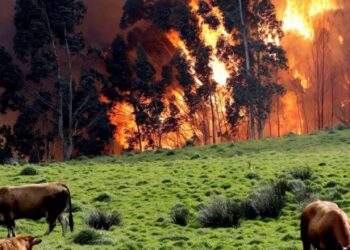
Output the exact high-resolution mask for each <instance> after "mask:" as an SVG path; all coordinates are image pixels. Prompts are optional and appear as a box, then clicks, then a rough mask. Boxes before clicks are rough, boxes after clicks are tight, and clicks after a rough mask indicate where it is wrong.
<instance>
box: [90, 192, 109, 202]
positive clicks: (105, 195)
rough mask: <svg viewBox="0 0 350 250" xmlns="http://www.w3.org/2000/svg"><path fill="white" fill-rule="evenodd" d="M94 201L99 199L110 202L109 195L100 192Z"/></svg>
mask: <svg viewBox="0 0 350 250" xmlns="http://www.w3.org/2000/svg"><path fill="white" fill-rule="evenodd" d="M94 201H100V202H110V201H111V196H110V195H109V194H107V193H102V194H100V195H98V196H97V197H96V198H95V199H94Z"/></svg>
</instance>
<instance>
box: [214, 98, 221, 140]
mask: <svg viewBox="0 0 350 250" xmlns="http://www.w3.org/2000/svg"><path fill="white" fill-rule="evenodd" d="M214 104H215V110H216V117H217V120H218V128H219V135H220V142H222V139H223V137H222V136H223V133H222V124H221V120H220V113H219V105H218V101H217V99H216V94H215V93H214Z"/></svg>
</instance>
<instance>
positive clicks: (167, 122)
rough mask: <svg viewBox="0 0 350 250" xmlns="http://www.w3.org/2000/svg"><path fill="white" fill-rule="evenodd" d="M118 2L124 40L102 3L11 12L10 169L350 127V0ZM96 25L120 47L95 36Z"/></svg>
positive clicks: (0, 133)
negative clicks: (102, 16) (104, 18)
mask: <svg viewBox="0 0 350 250" xmlns="http://www.w3.org/2000/svg"><path fill="white" fill-rule="evenodd" d="M117 2H118V3H114V4H106V5H104V6H103V7H104V8H105V9H106V10H107V9H108V8H110V9H111V10H113V11H114V10H115V13H117V12H118V11H119V12H120V11H121V14H120V18H119V19H118V18H117V14H116V16H113V15H111V16H108V18H110V19H116V21H117V22H118V27H117V29H116V28H115V27H114V29H113V30H108V29H104V28H103V27H104V23H99V22H97V21H95V20H97V17H98V16H97V15H96V13H97V12H101V11H102V12H103V9H101V10H99V11H97V10H95V9H96V8H98V5H96V3H95V4H94V3H93V1H85V2H84V1H79V0H64V1H60V2H59V3H58V2H56V1H45V0H42V1H31V0H17V1H11V3H12V5H11V4H10V3H9V2H8V3H6V1H5V2H4V5H9V6H7V8H11V10H12V11H13V16H10V17H8V18H7V19H6V20H5V21H6V22H5V21H4V22H3V23H4V24H5V23H6V24H8V25H9V26H10V27H13V37H10V38H7V39H4V44H1V43H2V40H0V113H1V119H0V125H1V127H0V163H11V161H16V160H21V161H26V162H33V163H34V162H41V161H49V160H65V161H66V160H70V159H72V158H77V157H80V156H88V157H93V156H98V155H112V154H120V153H125V152H128V151H133V152H142V151H148V150H160V149H162V148H168V149H174V148H179V147H183V146H192V145H197V146H201V145H208V144H217V143H222V142H230V141H241V140H258V139H262V138H265V137H274V136H277V137H279V136H283V135H286V134H290V133H295V134H303V133H310V132H313V131H315V130H322V129H326V128H332V127H334V126H336V125H337V124H340V123H342V124H348V123H349V122H350V102H349V100H350V99H349V96H350V92H349V84H350V76H349V69H350V67H349V62H348V60H347V55H348V54H349V51H348V48H347V46H346V44H347V41H348V39H349V38H348V37H347V34H348V32H347V30H346V27H345V26H344V25H343V24H345V23H347V21H348V20H347V19H348V16H349V15H347V13H348V10H349V3H347V2H346V1H326V3H323V2H322V1H318V2H317V1H311V2H308V3H303V4H299V5H298V4H297V1H295V0H288V1H284V2H285V3H282V1H277V0H275V1H271V0H264V1H247V0H191V1H186V0H181V1H176V0H152V1H145V0H127V1H120V2H119V1H117ZM109 5H110V6H109ZM5 7H6V6H5ZM90 7H91V8H90ZM90 11H91V12H92V13H93V14H90V16H89V13H90ZM112 13H113V12H112ZM94 15H96V16H94ZM96 23H97V24H98V25H97V28H95V29H96V30H97V29H101V30H103V31H101V32H102V33H108V34H109V37H113V39H112V40H111V41H107V40H108V39H106V40H104V38H103V36H102V35H101V34H100V33H96V31H95V33H96V34H95V35H94V34H93V32H87V31H86V30H88V28H89V27H90V26H93V25H96ZM11 25H12V26H11ZM106 25H107V24H106ZM99 27H101V28H99ZM109 28H110V27H109ZM99 35H101V38H100V40H104V41H103V42H96V40H98V39H97V37H96V36H99ZM5 40H6V41H5Z"/></svg>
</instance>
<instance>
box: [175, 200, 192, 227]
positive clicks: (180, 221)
mask: <svg viewBox="0 0 350 250" xmlns="http://www.w3.org/2000/svg"><path fill="white" fill-rule="evenodd" d="M189 215H190V211H189V210H188V208H186V207H185V206H183V205H175V206H173V208H172V209H171V219H172V221H173V223H175V224H177V225H180V226H186V225H187V223H188V219H189Z"/></svg>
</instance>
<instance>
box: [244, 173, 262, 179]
mask: <svg viewBox="0 0 350 250" xmlns="http://www.w3.org/2000/svg"><path fill="white" fill-rule="evenodd" d="M246 177H247V178H248V179H250V180H260V176H259V175H257V174H255V173H248V174H247V175H246Z"/></svg>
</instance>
